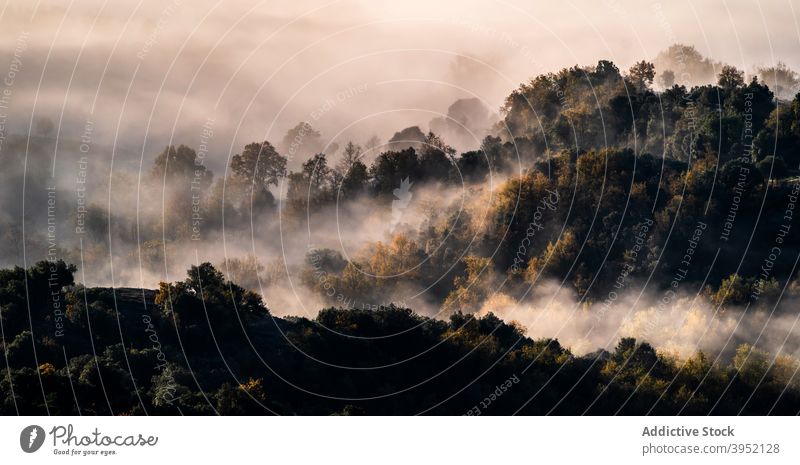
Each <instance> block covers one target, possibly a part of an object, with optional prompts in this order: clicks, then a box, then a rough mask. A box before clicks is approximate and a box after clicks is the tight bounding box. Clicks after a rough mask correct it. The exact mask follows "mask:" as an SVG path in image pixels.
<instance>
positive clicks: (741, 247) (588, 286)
mask: <svg viewBox="0 0 800 465" xmlns="http://www.w3.org/2000/svg"><path fill="white" fill-rule="evenodd" d="M675 71H676V72H677V71H679V70H675ZM773 71H774V74H775V73H777V71H778V69H776V70H773ZM780 71H781V72H783V73H784V74H786V73H788V74H789V76H790V77H792V76H794V77H793V78H792V79H794V83H795V85H796V83H797V77H796V74H794V75H792V74H791V72H790V71H788V70H786V69H784V68H780ZM766 76H767V77H768V76H769V73H766ZM674 77H675V73H673V74H672V78H670V76H669V75H668V74H666V73H662V75H660V76H656V73H655V68H654V67H653V65H652V64H651V63H648V62H645V61H642V62H639V63H637V64H635V65H634V66H633V67H631V68H630V69H629V70H627V71H626V72H623V71H621V70H619V69H618V68H617V66H616V65H615V64H614V63H612V62H610V61H605V60H603V61H599V62H598V63H597V64H596V65H593V66H582V67H581V66H575V67H573V68H569V69H564V70H561V71H559V72H557V73H550V74H546V75H540V76H537V77H535V78H533V79H531V80H530V81H529V82H526V83H523V84H521V85H520V87H519V88H517V89H516V90H514V91H513V92H512V93H511V94H510V95H509V96H508V97H507V99H506V101H505V103H504V105H503V107H502V109H501V114H500V119H499V121H497V122H496V123H495V124H494V126H493V127H492V128H490V129H489V130H487V134H485V137H483V138H482V140H481V143H480V149H479V150H474V151H466V152H463V153H458V151H457V150H456V149H454V148H453V147H451V146H450V145H448V143H447V141H446V140H445V138H444V137H443V136H442V135H439V134H436V133H434V132H433V131H428V132H425V131H422V130H421V129H420V128H418V127H412V128H406V129H403V130H400V131H398V132H397V133H396V134H395V137H393V138H392V139H391V140H390V141H388V142H387V143H386V144H380V143H379V141H374V140H373V141H371V142H370V141H368V143H364V144H357V143H355V142H349V143H347V144H346V145H345V144H343V147H341V149H342V151H341V153H338V149H339V148H338V147H336V148H334V149H331V147H330V146H327V147H325V146H323V145H322V144H320V143H318V142H316V141H318V139H319V134H318V133H317V132H316V131H315V130H314V128H313V127H311V126H310V124H309V123H307V122H306V123H301V124H298V126H297V127H295V128H294V129H292V130H291V131H289V133H288V134H287V135H286V137H285V138H284V139H283V140H282V141H279V142H278V143H276V144H273V143H271V142H269V141H261V142H254V143H251V144H247V145H246V146H245V147H244V148H243V150H241V152H240V153H237V154H236V155H235V156H233V157H232V158H231V161H230V164H229V170H228V172H227V175H226V176H222V177H216V178H215V177H214V174H213V173H211V170H210V169H207V168H206V167H204V166H203V165H202V163H198V152H197V151H196V150H195V149H192V148H190V147H188V146H185V145H180V146H177V147H176V146H169V147H167V148H165V149H164V151H163V152H162V153H160V154H159V155H158V156H157V157H156V158H155V160H154V163H153V166H152V168H151V173H150V178H151V179H152V183H153V185H152V187H153V188H152V189H151V190H150V191H145V192H144V193H143V195H144V196H148V195H151V196H153V197H152V199H151V200H152V202H150V203H151V204H153V205H157V206H158V208H159V209H161V210H159V212H158V213H160V214H159V215H153V216H152V217H151V216H147V215H144V214H143V215H142V219H141V223H139V224H135V225H134V224H133V220H132V219H131V218H130V215H127V217H126V213H124V212H114V211H113V209H108V210H104V209H102V208H100V207H98V206H97V205H93V206H90V207H89V209H88V211H87V213H86V217H85V218H81V220H82V221H85V223H82V224H81V225H82V226H83V227H85V231H86V234H87V236H86V237H89V238H97V239H98V243H101V242H102V240H101V239H103V238H105V237H109V238H110V237H111V236H112V235H113V236H114V240H115V241H118V242H119V243H121V244H128V245H131V249H130V252H129V254H128V256H127V259H128V260H130V261H129V263H130V264H131V266H130V267H128V268H131V267H133V266H134V264H135V266H138V267H139V269H158V267H159V266H160V264H161V263H164V262H166V261H170V260H171V259H172V258H171V257H172V256H171V255H170V254H174V255H186V254H187V253H188V251H187V249H183V248H181V247H182V245H185V244H190V243H192V242H191V241H194V240H197V239H202V240H204V241H208V243H210V244H211V247H214V245H215V241H217V240H218V238H219V237H221V235H222V234H223V231H224V233H225V234H238V235H239V236H238V237H239V238H244V239H246V240H252V241H254V242H255V241H262V242H265V243H266V242H270V241H271V242H273V243H274V242H275V237H276V228H277V227H278V226H276V225H280V233H281V235H288V236H292V235H295V236H299V235H301V233H304V231H307V230H314V231H321V230H322V231H328V230H329V229H331V224H332V223H330V221H331V212H332V211H336V212H337V216H336V221H337V223H336V224H337V225H338V224H339V223H338V222H340V221H341V217H340V216H338V215H344V216H348V215H352V218H354V219H355V218H362V217H360V216H357V215H361V214H363V213H361V212H368V214H369V215H380V214H384V215H386V216H385V217H382V218H385V222H390V223H392V228H391V231H390V233H389V234H388V235H386V236H383V237H382V236H379V235H377V234H372V235H370V233H371V232H373V231H370V230H369V228H371V227H373V226H359V225H360V224H362V223H359V222H358V221H355V220H353V221H351V222H350V223H348V224H347V225H346V227H345V229H346V231H348V232H350V231H352V233H353V234H354V235H356V234H358V233H361V232H362V231H359V229H360V228H361V229H364V231H363V234H364V237H366V238H367V239H365V240H364V241H363V244H362V245H361V247H359V248H358V249H357V250H354V251H352V252H353V253H351V254H345V253H342V252H341V251H339V250H335V249H334V248H331V247H328V246H327V245H326V246H322V247H313V246H311V245H309V247H308V248H307V251H306V253H305V254H303V256H302V257H301V258H300V259H299V260H297V261H295V262H292V261H291V258H290V257H286V256H282V257H278V256H277V253H276V255H275V256H272V257H269V258H268V259H264V258H263V257H261V258H256V257H255V256H253V255H247V256H244V257H240V258H239V257H227V256H226V257H225V258H224V259H223V260H218V261H217V262H215V263H214V264H213V265H212V263H210V262H211V261H213V260H211V259H209V260H208V261H209V262H205V261H206V260H200V261H202V262H204V263H202V264H196V265H194V266H192V267H191V268H190V269H189V270H188V273H187V275H186V278H185V279H184V280H182V281H175V280H170V281H172V282H162V283H161V284H160V287H159V288H158V289H155V290H141V289H128V288H126V289H123V290H120V289H116V290H114V289H110V288H100V287H84V286H83V285H82V284H79V283H76V281H77V280H78V276H80V273H83V272H84V271H85V270H87V269H88V270H90V271H91V267H92V264H93V263H99V262H102V261H103V260H105V259H106V257H107V255H108V249H106V248H104V246H102V245H97V246H96V247H94V246H91V245H88V243H89V242H90V241H88V240H87V246H86V250H84V249H82V248H81V249H79V248H78V247H77V246H67V245H62V247H61V248H60V249H59V250H58V254H57V255H58V257H59V260H50V261H42V262H39V263H37V264H35V265H34V266H32V267H30V268H29V269H27V270H26V269H23V268H21V267H14V268H9V269H5V270H2V271H0V312H1V313H0V317H1V318H0V321H1V322H2V328H0V329H2V340H3V350H4V354H5V357H4V358H3V361H2V366H3V371H2V376H0V386H2V387H1V388H0V392H2V395H3V396H4V398H3V402H2V406H1V407H0V408H2V413H3V414H16V413H21V414H48V413H49V414H76V413H79V412H80V413H83V414H186V415H189V414H215V413H219V414H264V413H276V414H288V415H292V414H324V415H327V414H416V413H429V414H459V415H460V414H468V413H472V414H478V413H479V414H511V413H519V414H547V413H552V414H584V413H586V414H615V413H619V414H648V413H649V414H678V413H680V414H739V413H742V414H767V413H770V414H792V415H794V414H796V413H797V412H798V411H800V390H799V389H800V376H797V374H798V373H797V372H798V368H800V361H798V358H796V357H795V356H794V355H793V354H796V353H797V352H796V351H797V350H798V349H800V343H798V341H797V340H796V339H797V337H796V336H795V333H796V331H794V325H791V327H790V326H789V324H785V325H784V324H783V323H781V324H782V326H781V327H780V328H778V329H776V330H775V331H776V332H774V333H772V336H774V337H772V336H771V337H770V338H769V341H766V339H767V338H764V339H761V335H760V334H759V333H758V327H757V326H756V327H755V330H753V332H752V333H747V334H746V335H744V334H742V333H736V334H734V331H735V330H738V329H740V327H743V326H742V325H741V324H740V323H741V322H742V321H744V322H745V323H744V325H745V326H747V325H748V324H749V323H747V321H749V320H747V318H749V317H751V316H753V315H756V316H758V318H761V319H757V320H754V321H758V324H763V325H764V327H766V325H767V323H769V322H770V321H773V319H774V320H778V319H779V318H783V319H782V320H781V321H788V322H789V323H791V321H793V318H794V317H796V315H795V314H796V303H797V299H798V297H800V295H798V294H800V282H799V281H798V270H797V258H798V256H800V248H799V247H798V246H800V236H799V235H798V234H797V233H796V228H797V225H796V218H795V216H794V210H795V205H796V201H797V197H798V195H800V178H798V175H799V174H800V170H799V169H800V93H798V94H796V95H795V96H794V97H791V98H788V99H786V98H784V97H783V96H785V94H786V89H785V88H783V87H782V88H781V95H782V96H779V97H776V95H775V93H774V92H773V90H772V89H771V88H770V86H769V85H768V84H766V83H765V80H764V76H761V79H759V77H752V78H749V79H745V76H744V73H742V72H741V71H739V70H737V69H735V68H733V67H731V66H723V67H721V69H720V72H719V73H718V76H717V82H716V83H715V84H708V85H702V86H694V87H688V88H687V87H686V86H682V85H677V84H675V83H674ZM784 80H785V79H784ZM657 81H658V82H659V86H660V88H659V89H656V88H655V87H654V83H656V82H657ZM671 81H673V82H671ZM773 87H775V86H774V85H773ZM9 143H10V144H11V147H12V148H13V146H14V143H15V142H14V141H13V140H11V141H10V142H9ZM16 143H18V144H21V143H22V141H16ZM36 143H41V144H46V141H39V142H37V141H36V140H34V145H35V144H36ZM34 151H35V147H34ZM7 153H14V152H13V150H11V151H10V152H3V156H4V157H9V158H8V159H5V160H3V161H4V162H8V163H10V164H11V165H12V166H13V164H14V162H15V161H14V160H12V159H11V158H10V157H12V156H11V155H7ZM334 154H336V157H337V158H338V161H337V162H335V163H334V162H333V161H331V159H332V157H333V156H334ZM297 156H307V158H306V159H305V161H304V162H302V164H301V165H299V168H297V169H296V170H291V169H289V165H290V164H291V161H292V160H293V159H295V158H296V157H297ZM16 161H19V160H16ZM279 186H280V187H285V195H284V194H281V195H280V196H279V195H278V194H276V193H277V192H278V190H279V189H278V187H279ZM109 189H111V187H109ZM412 189H416V190H412ZM408 192H414V195H419V196H423V197H424V196H425V195H426V194H427V195H428V196H430V197H432V198H433V201H431V204H430V205H428V206H427V207H426V208H418V209H417V210H418V215H417V217H419V218H421V219H419V221H417V222H416V223H413V224H412V222H411V221H410V220H409V219H408V218H406V217H402V218H401V217H400V216H398V215H396V212H397V209H398V207H397V205H398V203H396V202H400V203H403V204H408V203H409V202H410V201H409V197H408V196H407V194H408ZM404 196H406V197H404ZM165 199H168V201H165ZM402 208H406V206H405V205H404V206H403V207H402ZM193 209H196V210H197V211H201V212H202V215H199V214H198V218H200V217H201V218H202V224H201V225H198V224H196V223H195V219H194V218H193V217H192V216H191V215H188V214H187V212H191V211H193ZM342 212H343V213H342ZM380 212H383V213H380ZM386 212H391V215H394V216H396V217H393V216H389V215H388V213H386ZM161 213H163V214H161ZM115 215H116V217H115ZM138 218H139V217H138V216H137V220H138ZM70 226H71V227H75V225H74V224H71V225H70ZM231 231H233V232H231ZM331 234H334V232H331ZM3 235H4V236H5V237H4V239H5V240H4V241H2V243H0V244H2V245H0V247H2V248H4V249H5V250H2V252H3V256H5V257H8V256H11V257H13V256H17V255H18V253H19V243H20V241H21V240H22V239H21V238H20V235H19V231H17V230H15V229H14V228H12V227H10V228H7V229H5V231H4V232H3ZM195 236H197V237H195ZM359 237H360V236H359ZM109 241H110V239H109ZM134 245H135V247H134ZM81 247H83V244H81ZM174 255H173V256H174ZM214 260H216V259H214ZM190 261H191V257H190ZM264 261H269V262H270V263H269V264H268V265H264V263H262V262H264ZM72 263H74V264H75V265H78V264H81V263H83V267H84V270H80V272H79V270H78V268H77V267H76V266H75V265H72ZM223 272H224V274H223ZM286 274H289V275H291V276H293V278H294V279H292V280H291V281H287V279H286V276H285V275H286ZM296 286H297V287H296ZM546 286H556V287H558V289H559V292H560V293H565V294H566V295H567V296H568V299H569V301H570V305H573V303H574V307H575V311H576V312H584V314H588V318H590V319H594V318H596V319H597V321H598V322H600V321H602V320H603V319H604V318H608V317H610V316H611V315H612V314H613V315H616V314H618V313H620V312H621V313H624V312H627V311H629V310H630V309H632V308H637V307H643V308H648V309H650V310H651V312H650V314H649V315H651V316H652V315H656V318H655V320H653V321H654V323H653V322H651V326H654V328H650V329H649V330H648V331H649V332H647V334H648V335H649V336H651V337H653V338H655V337H658V336H659V334H658V331H659V330H660V328H659V323H658V319H657V317H658V315H666V314H668V312H669V311H671V309H673V308H674V307H677V306H687V307H691V308H692V309H694V308H695V307H701V308H703V309H705V310H704V311H705V313H704V314H703V315H704V318H708V321H717V320H718V319H720V318H729V319H730V320H731V321H733V322H735V323H736V327H735V328H729V327H725V328H724V331H729V332H730V334H731V336H730V337H728V339H727V340H724V337H723V338H722V339H723V341H722V342H724V345H720V346H719V347H714V348H713V349H709V350H702V349H698V350H694V351H692V353H689V354H679V353H677V352H676V351H673V350H668V348H662V347H654V346H653V345H651V344H650V343H648V339H650V337H647V338H644V340H637V339H634V338H633V337H630V336H632V335H631V334H625V333H624V331H625V330H626V328H629V327H632V326H626V327H624V328H621V329H620V332H621V333H620V334H617V335H616V337H614V338H613V339H614V342H613V344H611V345H609V346H608V347H606V348H602V347H597V350H596V351H589V352H588V353H580V354H578V353H573V348H572V347H569V344H566V343H564V344H563V345H562V343H560V342H559V340H558V339H557V337H558V335H556V334H553V335H552V338H543V339H540V338H532V337H530V336H529V334H530V332H531V330H535V329H536V328H535V327H532V325H535V324H536V323H535V321H536V320H529V319H526V318H525V316H524V315H525V313H524V312H525V309H526V307H525V306H526V305H532V303H531V302H532V300H531V299H533V298H534V297H535V294H536V292H537V290H541V289H545V288H546ZM290 287H291V289H292V290H293V291H294V292H298V291H297V290H296V289H298V288H301V289H302V290H301V291H300V292H307V293H308V294H307V297H306V300H307V301H308V302H313V303H314V304H315V305H316V304H318V306H317V307H316V308H314V309H313V310H312V311H311V312H308V313H305V315H306V316H304V317H301V316H289V315H303V314H304V313H303V312H302V308H300V307H293V308H290V309H284V308H280V306H282V305H286V304H285V300H282V299H278V298H277V293H278V291H280V290H286V289H289V288H290ZM645 287H646V288H647V290H648V293H649V294H648V295H647V296H646V297H644V298H642V299H641V300H638V299H637V300H636V303H634V304H632V305H627V304H626V305H627V306H626V305H623V304H622V303H621V302H619V301H617V298H618V296H621V295H622V294H626V295H627V294H628V293H631V294H633V295H635V294H636V293H637V292H639V296H640V297H641V296H642V294H643V292H644V288H645ZM273 293H275V294H273ZM421 294H424V298H421V299H419V300H415V301H413V302H406V301H405V298H404V296H407V295H421ZM273 296H275V297H274V298H273ZM612 296H613V298H612ZM681 299H683V300H681ZM273 302H277V304H274V303H273ZM659 302H661V303H659ZM687 302H688V303H687ZM417 304H418V305H419V307H416V306H415V305H417ZM406 307H410V308H406ZM423 307H424V308H423ZM319 308H325V309H323V310H319ZM509 308H514V309H515V310H514V312H511V311H508V309H509ZM317 310H319V313H318V314H314V313H315V312H316V311H317ZM500 310H503V311H504V312H505V313H504V314H500V313H499V312H500ZM606 312H607V313H606ZM276 314H277V315H281V316H280V317H278V316H275V315H276ZM498 315H499V316H498ZM506 315H509V316H508V318H506ZM689 315H690V317H691V316H693V315H695V314H692V313H690V314H689ZM731 315H734V316H733V317H731ZM740 315H741V318H740ZM501 317H502V318H501ZM687 318H689V317H687ZM504 319H507V320H508V321H504ZM764 319H766V322H767V323H764ZM529 321H532V322H529ZM703 321H706V320H703ZM795 321H796V320H795ZM523 322H524V323H523ZM709 327H710V326H709ZM748 330H749V326H748ZM712 331H714V329H712ZM720 331H723V329H720ZM762 333H763V330H762ZM704 334H705V333H703V334H700V333H698V334H697V336H698V338H699V339H698V341H699V340H702V337H703V336H704ZM754 335H757V336H758V338H755V336H754ZM724 336H727V333H725V334H724ZM784 336H785V339H784V340H783V341H782V343H781V338H782V337H784ZM693 337H694V334H693ZM747 338H751V339H750V340H748V339H747ZM640 339H642V338H640ZM762 342H763V344H762ZM767 342H769V344H770V345H769V346H767ZM753 343H754V344H753Z"/></svg>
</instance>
